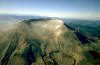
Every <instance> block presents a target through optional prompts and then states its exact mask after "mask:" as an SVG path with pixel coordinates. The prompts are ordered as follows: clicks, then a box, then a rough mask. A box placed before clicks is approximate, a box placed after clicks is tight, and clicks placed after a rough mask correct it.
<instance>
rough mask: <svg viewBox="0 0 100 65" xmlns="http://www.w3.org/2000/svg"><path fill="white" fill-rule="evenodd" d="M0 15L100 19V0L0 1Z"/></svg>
mask: <svg viewBox="0 0 100 65" xmlns="http://www.w3.org/2000/svg"><path fill="white" fill-rule="evenodd" d="M0 13H10V14H25V15H42V16H53V17H75V18H77V17H100V0H0Z"/></svg>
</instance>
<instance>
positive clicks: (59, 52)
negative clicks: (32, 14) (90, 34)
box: [0, 19, 92, 65]
mask: <svg viewBox="0 0 100 65" xmlns="http://www.w3.org/2000/svg"><path fill="white" fill-rule="evenodd" d="M7 32H8V33H7ZM75 33H76V32H75V31H74V30H71V29H70V28H69V27H67V26H66V25H64V23H63V21H61V20H54V19H30V20H24V21H22V22H20V23H18V24H16V25H14V26H13V27H12V28H11V29H9V30H7V31H6V32H5V33H4V34H3V35H1V37H2V38H1V37H0V64H1V65H82V64H83V63H84V62H86V63H85V65H89V64H92V63H91V62H88V61H83V62H82V60H87V57H86V56H85V55H84V53H83V52H84V50H83V48H81V46H80V45H81V43H82V42H81V41H80V39H79V38H78V36H77V35H76V34H75ZM81 35H82V34H81ZM83 37H84V36H83ZM85 38H86V37H85ZM86 43H87V42H86ZM81 63H82V64H81Z"/></svg>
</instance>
